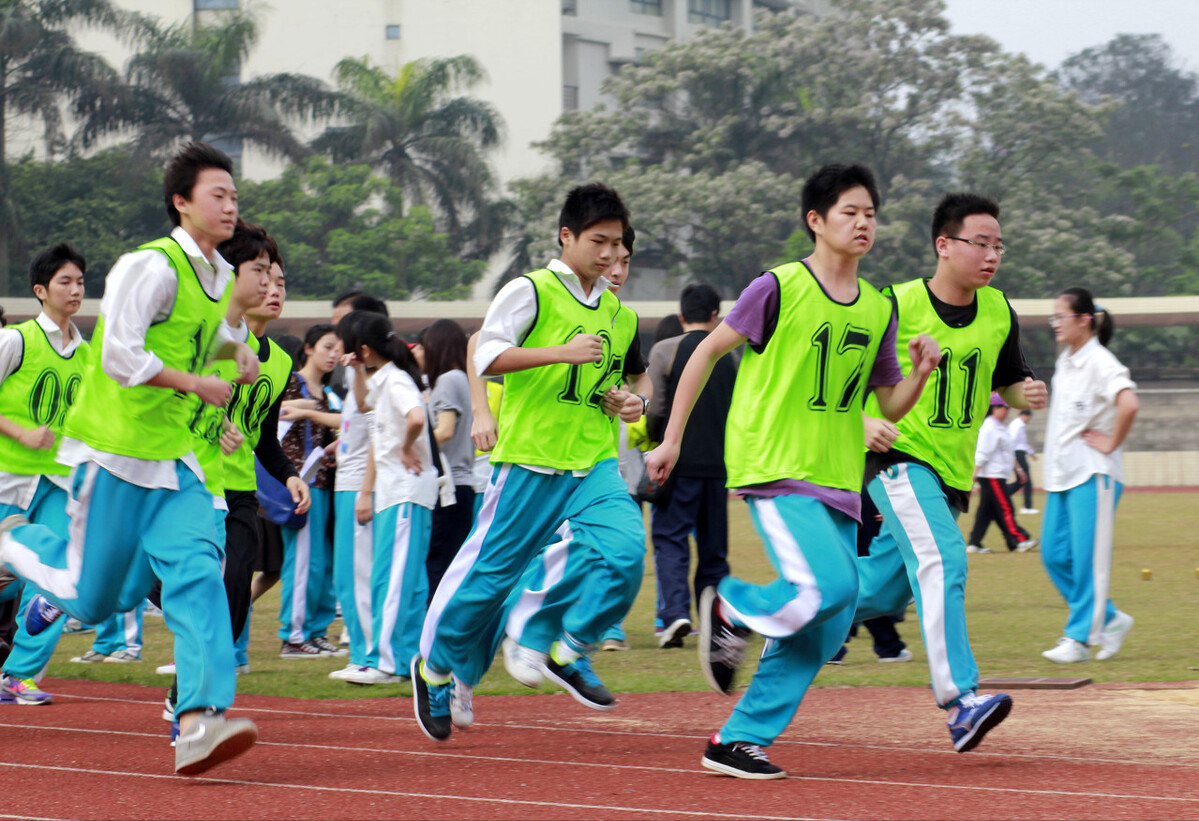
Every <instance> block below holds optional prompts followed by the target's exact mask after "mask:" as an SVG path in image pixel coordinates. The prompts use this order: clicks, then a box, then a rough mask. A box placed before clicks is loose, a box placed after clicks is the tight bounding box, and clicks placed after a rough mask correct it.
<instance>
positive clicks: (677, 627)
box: [658, 619, 691, 649]
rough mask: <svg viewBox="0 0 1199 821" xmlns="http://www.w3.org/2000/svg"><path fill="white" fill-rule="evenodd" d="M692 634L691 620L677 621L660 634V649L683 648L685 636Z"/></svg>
mask: <svg viewBox="0 0 1199 821" xmlns="http://www.w3.org/2000/svg"><path fill="white" fill-rule="evenodd" d="M690 634H691V619H675V620H674V621H672V622H671V623H670V626H669V627H667V628H666V629H665V630H663V631H662V632H661V633H659V634H658V647H660V648H662V649H666V648H669V647H682V646H683V636H687V635H690Z"/></svg>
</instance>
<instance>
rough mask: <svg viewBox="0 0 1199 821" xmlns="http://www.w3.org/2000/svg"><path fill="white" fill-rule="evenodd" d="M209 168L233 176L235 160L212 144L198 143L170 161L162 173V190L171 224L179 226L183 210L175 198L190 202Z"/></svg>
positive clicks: (179, 151) (186, 148)
mask: <svg viewBox="0 0 1199 821" xmlns="http://www.w3.org/2000/svg"><path fill="white" fill-rule="evenodd" d="M206 168H219V169H220V170H222V171H228V172H229V174H230V175H232V174H233V160H231V159H229V155H228V154H226V153H225V152H224V151H221V150H220V149H219V148H216V147H215V146H211V145H209V144H208V143H202V142H194V143H188V144H187V145H185V146H183V147H182V148H180V149H179V150H178V151H176V152H175V156H173V157H171V158H170V159H169V160H167V166H166V169H164V171H163V174H162V191H163V194H164V197H165V199H166V206H167V217H169V218H170V220H171V225H176V226H177V225H179V211H178V210H177V209H176V208H175V195H176V194H178V195H179V196H181V197H183V198H184V199H185V200H190V199H191V196H192V189H193V188H195V187H196V177H198V176H199V175H200V172H201V171H203V170H204V169H206Z"/></svg>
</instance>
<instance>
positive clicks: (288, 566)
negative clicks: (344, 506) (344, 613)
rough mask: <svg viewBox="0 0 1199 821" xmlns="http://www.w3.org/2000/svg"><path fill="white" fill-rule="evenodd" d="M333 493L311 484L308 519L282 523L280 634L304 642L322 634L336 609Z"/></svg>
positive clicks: (280, 636) (289, 640) (327, 627)
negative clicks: (296, 525) (291, 525)
mask: <svg viewBox="0 0 1199 821" xmlns="http://www.w3.org/2000/svg"><path fill="white" fill-rule="evenodd" d="M332 515H333V493H332V491H329V490H321V489H319V488H315V487H314V488H312V506H311V507H309V508H308V521H307V522H305V524H304V526H303V527H302V528H300V529H299V530H293V529H292V528H288V527H284V528H280V529H281V530H282V531H283V568H282V569H281V570H280V571H279V580H280V581H281V582H282V591H281V596H282V599H281V601H280V603H279V638H280V639H281V640H282V641H287V642H291V643H292V644H303V643H304V642H306V641H308V640H310V639H312V638H314V637H316V636H323V635H325V633H327V632H328V630H329V623H330V622H332V621H333V617H334V616H335V615H336V613H337V605H336V601H335V599H334V597H333V541H332V540H331V539H330V538H329V517H330V516H332Z"/></svg>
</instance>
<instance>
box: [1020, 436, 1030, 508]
mask: <svg viewBox="0 0 1199 821" xmlns="http://www.w3.org/2000/svg"><path fill="white" fill-rule="evenodd" d="M1016 464H1017V465H1019V466H1020V469H1021V470H1023V471H1024V475H1025V476H1026V477H1028V478H1027V479H1025V481H1024V506H1025V507H1027V508H1031V507H1032V471H1031V470H1030V469H1029V467H1028V451H1026V450H1018V451H1016Z"/></svg>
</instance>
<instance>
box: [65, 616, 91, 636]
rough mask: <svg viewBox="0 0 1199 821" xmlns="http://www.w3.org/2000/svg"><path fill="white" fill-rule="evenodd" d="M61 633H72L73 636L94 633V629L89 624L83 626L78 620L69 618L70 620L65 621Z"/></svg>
mask: <svg viewBox="0 0 1199 821" xmlns="http://www.w3.org/2000/svg"><path fill="white" fill-rule="evenodd" d="M62 631H63V632H64V633H72V634H74V633H95V632H96V628H95V627H92V626H91V625H90V624H84V623H83V622H81V621H80V620H79V619H75V618H71V619H67V623H66V626H64V627H63V628H62Z"/></svg>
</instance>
